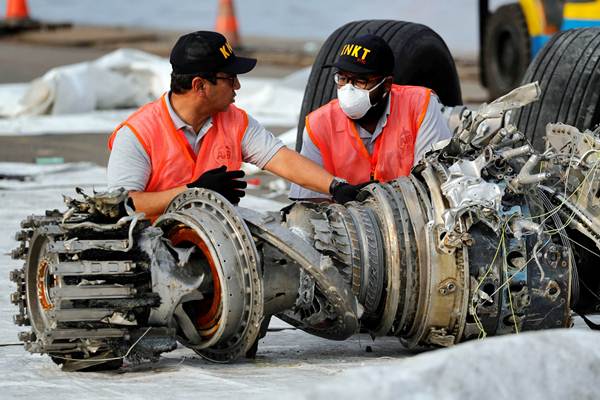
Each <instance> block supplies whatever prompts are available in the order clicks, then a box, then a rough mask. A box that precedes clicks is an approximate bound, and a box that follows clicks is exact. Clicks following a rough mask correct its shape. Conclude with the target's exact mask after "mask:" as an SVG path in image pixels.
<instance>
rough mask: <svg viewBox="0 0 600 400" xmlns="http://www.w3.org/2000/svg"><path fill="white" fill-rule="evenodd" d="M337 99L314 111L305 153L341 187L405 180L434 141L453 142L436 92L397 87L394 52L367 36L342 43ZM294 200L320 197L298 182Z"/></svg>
mask: <svg viewBox="0 0 600 400" xmlns="http://www.w3.org/2000/svg"><path fill="white" fill-rule="evenodd" d="M327 67H335V68H336V71H335V73H334V76H333V78H334V80H335V82H336V84H337V97H338V98H337V99H335V100H332V101H331V102H329V103H328V104H326V105H324V106H322V107H320V108H319V109H317V110H315V111H313V112H312V113H310V114H308V115H307V117H306V125H305V129H304V137H303V144H302V152H301V154H302V155H304V156H305V157H307V158H309V159H311V160H313V161H315V162H316V163H318V164H320V165H322V166H323V167H324V168H325V169H326V170H327V171H328V172H329V173H331V174H332V175H334V176H336V177H337V178H336V179H337V180H338V181H339V182H340V183H341V182H346V181H347V182H349V183H351V184H358V183H361V182H365V181H369V180H379V181H381V182H387V181H390V180H393V179H396V178H398V177H400V176H406V175H408V174H409V173H410V170H411V168H412V167H413V165H414V164H416V163H417V162H418V161H419V160H420V159H421V157H422V156H423V155H424V153H425V152H426V151H427V150H428V149H429V148H430V147H431V145H432V144H434V143H437V142H438V141H440V140H444V139H447V138H449V137H451V136H452V135H451V133H450V130H449V128H448V125H447V123H446V121H445V119H444V118H443V117H442V114H441V111H440V104H439V102H438V100H437V96H435V94H434V93H432V91H431V90H430V89H427V88H424V87H417V86H400V85H395V84H393V83H392V82H393V71H394V54H393V52H392V50H391V48H390V47H389V45H388V44H387V43H386V42H385V40H383V39H382V38H380V37H378V36H375V35H372V34H367V35H363V36H359V37H355V38H353V39H350V40H349V41H347V42H346V43H344V44H342V46H341V48H340V52H339V54H338V57H337V59H336V61H335V63H334V64H333V65H329V66H327ZM289 197H290V198H291V199H309V198H311V199H316V198H321V197H323V195H322V194H320V193H317V192H313V191H310V190H307V189H304V188H302V187H300V186H298V185H292V188H291V190H290V194H289Z"/></svg>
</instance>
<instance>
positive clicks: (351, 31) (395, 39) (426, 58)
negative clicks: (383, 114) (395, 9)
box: [296, 20, 462, 151]
mask: <svg viewBox="0 0 600 400" xmlns="http://www.w3.org/2000/svg"><path fill="white" fill-rule="evenodd" d="M366 33H373V34H375V35H378V36H381V37H382V38H384V39H385V40H386V41H387V42H388V43H389V45H390V47H391V48H392V50H393V51H394V55H395V59H396V62H395V68H394V82H395V83H398V84H403V85H416V86H425V87H428V88H431V89H433V90H434V91H435V92H436V94H437V95H438V96H439V98H440V100H441V102H442V104H445V105H448V106H455V105H459V104H462V96H461V92H460V85H459V80H458V74H457V73H456V66H455V65H454V59H453V58H452V55H451V54H450V51H449V50H448V47H447V46H446V44H445V43H444V41H443V40H442V38H441V37H440V36H439V35H438V34H437V33H435V32H434V31H433V30H431V29H430V28H428V27H426V26H424V25H421V24H415V23H412V22H403V21H391V20H365V21H354V22H349V23H347V24H346V25H344V26H342V27H340V28H338V29H337V30H336V31H335V32H333V33H332V34H331V35H330V36H329V37H328V38H327V40H326V41H325V43H324V44H323V47H321V50H320V51H319V53H318V54H317V57H316V59H315V62H314V64H313V66H312V70H311V72H310V77H309V78H308V84H307V86H306V90H305V91H304V100H303V101H302V109H301V111H300V120H299V121H298V136H297V139H296V150H297V151H300V149H301V148H302V132H303V130H304V118H305V117H306V115H307V114H308V113H310V112H311V111H313V110H315V109H317V108H319V107H320V106H322V105H323V104H326V103H328V102H329V101H330V100H331V99H333V98H335V95H336V87H335V83H334V82H333V71H332V69H331V68H323V65H327V64H331V63H333V62H334V61H335V58H336V56H337V55H338V52H339V50H340V47H341V45H342V43H343V42H344V41H345V40H347V39H349V38H352V37H354V36H358V35H362V34H366Z"/></svg>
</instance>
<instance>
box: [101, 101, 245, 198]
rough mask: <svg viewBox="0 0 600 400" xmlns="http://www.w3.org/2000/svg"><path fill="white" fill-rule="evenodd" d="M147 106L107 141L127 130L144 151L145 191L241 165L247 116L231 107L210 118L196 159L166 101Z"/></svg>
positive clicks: (168, 187)
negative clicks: (146, 165)
mask: <svg viewBox="0 0 600 400" xmlns="http://www.w3.org/2000/svg"><path fill="white" fill-rule="evenodd" d="M165 96H167V94H165V95H163V96H162V97H161V98H160V99H158V100H155V101H153V102H151V103H148V104H146V105H145V106H143V107H142V108H140V109H139V110H137V111H136V112H135V113H133V114H132V115H131V116H129V118H127V120H126V121H125V122H123V123H122V124H120V125H119V126H118V127H117V128H116V129H115V131H114V132H113V133H112V135H111V136H110V138H109V141H108V147H109V149H111V150H112V144H113V142H114V139H115V136H116V134H117V132H118V131H119V129H121V127H123V126H127V127H129V128H130V129H131V131H132V132H133V133H134V135H135V136H136V137H137V139H138V140H139V142H140V143H141V145H142V146H143V147H144V149H145V150H146V153H147V154H148V157H149V158H150V163H151V167H152V171H151V173H150V179H149V180H148V183H147V184H146V188H145V190H144V191H146V192H160V191H163V190H168V189H172V188H175V187H178V186H182V185H185V184H187V183H190V182H193V181H194V180H196V179H197V178H198V177H199V176H200V175H201V174H202V173H204V172H206V171H208V170H209V169H213V168H217V167H219V166H221V165H226V166H227V169H228V170H236V169H240V167H241V165H242V139H243V137H244V133H245V132H246V128H247V127H248V116H247V114H246V112H245V111H243V110H240V109H239V108H237V107H235V106H234V105H233V104H231V105H229V107H228V108H227V109H226V110H225V111H223V112H220V113H217V114H215V115H213V116H212V127H211V128H210V129H209V130H208V132H206V134H205V136H204V138H203V139H202V144H201V146H200V151H198V155H197V156H196V155H195V154H194V151H193V149H192V147H191V146H190V144H189V142H188V141H187V139H186V138H185V134H184V133H183V131H182V130H181V129H180V130H177V129H175V125H174V124H173V120H172V119H171V116H170V115H169V111H168V109H167V104H166V97H165Z"/></svg>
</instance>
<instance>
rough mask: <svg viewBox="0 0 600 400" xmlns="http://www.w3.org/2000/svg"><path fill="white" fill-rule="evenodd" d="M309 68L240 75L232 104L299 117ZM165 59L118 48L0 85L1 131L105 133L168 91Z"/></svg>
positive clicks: (281, 120) (263, 117)
mask: <svg viewBox="0 0 600 400" xmlns="http://www.w3.org/2000/svg"><path fill="white" fill-rule="evenodd" d="M308 72H309V71H308V69H305V70H301V71H298V72H296V73H294V74H292V75H290V76H289V77H286V78H283V79H270V78H249V77H245V76H240V83H241V85H242V88H241V89H240V90H239V91H238V96H237V97H236V104H237V105H238V106H239V107H241V108H243V109H245V110H246V111H247V112H248V113H250V114H251V115H252V116H253V117H254V118H256V119H257V120H258V121H260V122H261V123H262V124H263V125H266V126H290V127H291V126H294V125H296V124H297V122H298V116H299V113H300V107H301V104H302V96H303V94H304V86H305V84H306V81H307V79H308ZM170 73H171V66H170V64H169V62H168V60H167V59H165V58H161V57H158V56H155V55H152V54H148V53H145V52H143V51H140V50H134V49H120V50H116V51H114V52H112V53H109V54H107V55H105V56H103V57H100V58H99V59H97V60H94V61H90V62H83V63H78V64H73V65H66V66H61V67H57V68H53V69H51V70H50V71H48V72H47V73H46V74H44V75H43V76H42V77H40V78H37V79H35V80H33V81H32V82H31V83H24V84H6V85H0V135H37V134H49V133H108V132H110V131H111V130H112V129H114V127H115V126H116V125H117V124H118V123H119V122H121V121H122V120H123V119H124V118H125V117H127V115H129V114H130V113H131V112H132V111H133V110H134V109H135V108H137V107H139V106H141V105H143V104H145V103H147V102H149V101H151V100H153V99H155V98H157V97H159V96H160V95H161V94H162V93H164V92H165V91H167V90H168V88H169V80H170Z"/></svg>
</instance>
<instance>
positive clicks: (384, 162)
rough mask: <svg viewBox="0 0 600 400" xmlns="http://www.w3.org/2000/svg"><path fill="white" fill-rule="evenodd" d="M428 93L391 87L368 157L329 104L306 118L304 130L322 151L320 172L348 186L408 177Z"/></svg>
mask: <svg viewBox="0 0 600 400" xmlns="http://www.w3.org/2000/svg"><path fill="white" fill-rule="evenodd" d="M430 97H431V90H430V89H427V88H423V87H418V86H399V85H392V89H391V92H390V102H391V103H390V115H389V116H388V120H387V123H386V125H385V127H384V128H383V131H382V132H381V134H380V135H379V136H378V137H377V139H375V146H374V148H373V154H369V152H368V151H367V148H366V147H365V145H364V143H363V141H362V140H361V138H360V136H359V134H358V131H357V129H356V125H355V123H354V121H353V120H351V119H350V118H348V117H347V116H346V114H344V112H343V111H342V109H341V108H340V106H339V104H338V100H337V99H335V100H332V101H330V102H329V103H327V104H326V105H324V106H323V107H321V108H319V109H317V110H315V111H313V112H311V113H310V114H308V115H307V116H306V131H307V132H308V135H309V137H310V138H311V140H312V141H313V143H314V144H315V146H317V148H318V149H319V150H320V151H321V156H322V157H323V167H324V168H325V169H326V170H327V171H329V173H330V174H332V175H335V176H337V177H340V178H344V179H346V180H347V181H348V182H350V183H351V184H358V183H361V182H366V181H368V180H370V179H373V178H374V179H378V180H379V181H381V182H387V181H390V180H393V179H396V178H398V177H400V176H407V175H408V174H409V173H410V170H411V169H412V165H413V161H414V153H415V141H416V138H417V133H418V132H419V127H420V126H421V122H423V118H424V117H425V113H426V112H427V107H428V106H429V99H430Z"/></svg>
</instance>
